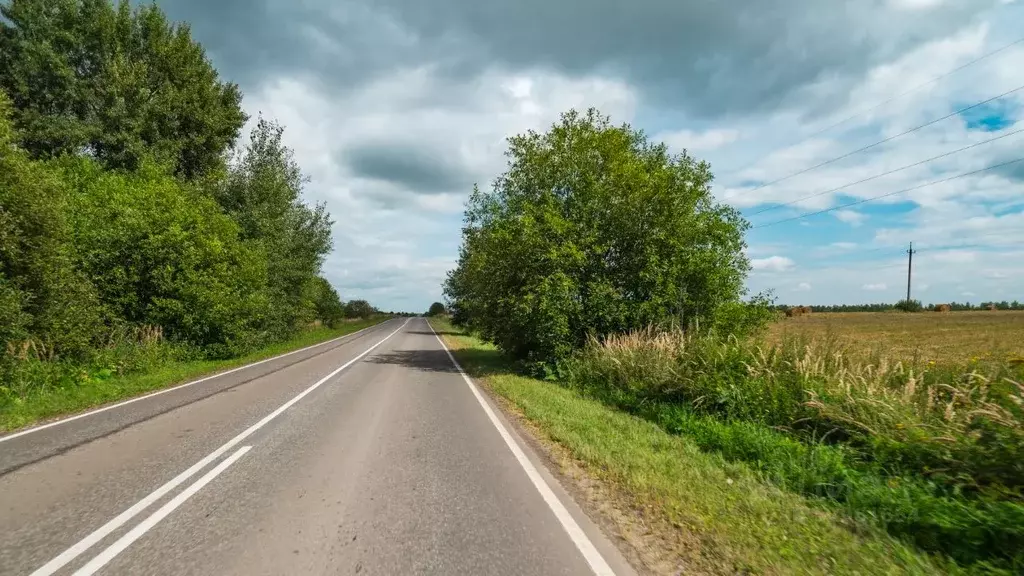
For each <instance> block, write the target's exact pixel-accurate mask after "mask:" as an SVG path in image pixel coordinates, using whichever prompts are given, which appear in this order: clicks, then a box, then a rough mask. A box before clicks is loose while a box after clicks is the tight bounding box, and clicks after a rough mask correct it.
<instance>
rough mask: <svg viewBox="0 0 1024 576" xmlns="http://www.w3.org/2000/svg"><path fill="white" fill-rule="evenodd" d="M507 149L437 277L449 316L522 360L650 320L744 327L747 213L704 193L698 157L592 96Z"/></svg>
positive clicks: (552, 357)
mask: <svg viewBox="0 0 1024 576" xmlns="http://www.w3.org/2000/svg"><path fill="white" fill-rule="evenodd" d="M507 156H508V158H509V161H508V169H507V171H506V172H505V173H504V174H502V175H501V176H500V177H498V178H497V180H496V181H495V183H494V186H493V189H492V190H491V191H489V192H485V191H481V190H480V189H474V191H473V194H472V196H471V197H470V199H469V202H468V205H467V208H466V221H465V227H464V229H463V243H462V247H461V249H460V258H459V262H458V266H457V268H456V269H455V270H453V271H452V272H450V273H449V276H448V279H447V281H446V283H445V294H446V297H447V298H448V301H449V311H450V312H452V313H453V317H454V320H455V321H456V322H457V323H462V324H465V323H469V324H470V325H471V326H472V327H473V328H475V329H477V330H479V331H480V332H481V334H482V335H483V336H484V337H486V338H488V339H490V340H492V341H494V342H495V343H496V344H497V346H498V347H499V348H500V349H501V350H502V351H503V352H504V353H506V354H508V355H509V356H511V357H512V358H514V359H516V360H519V361H523V362H526V363H528V364H530V365H534V366H536V365H539V364H548V365H550V364H552V363H555V362H557V361H558V360H561V359H564V358H566V357H567V356H568V355H570V354H571V352H572V351H573V350H575V349H578V348H579V347H580V346H582V345H583V344H584V343H585V342H586V340H587V338H588V337H589V336H591V335H604V334H609V333H615V332H622V331H627V330H630V329H635V328H640V327H644V326H647V325H650V324H658V323H665V322H677V323H681V324H685V325H693V326H696V325H698V324H699V325H700V326H703V327H719V328H722V329H723V330H727V331H735V330H740V329H743V328H745V327H746V324H747V323H748V322H749V320H750V315H749V314H747V311H748V310H747V308H748V306H746V305H744V304H742V303H741V302H740V296H741V295H742V292H743V281H744V278H745V276H746V272H747V271H748V269H749V264H748V261H747V258H746V256H745V255H744V253H743V249H744V240H743V232H744V230H746V228H747V223H746V221H745V220H743V219H742V218H741V217H740V215H739V213H738V212H737V211H736V210H734V209H733V208H730V207H728V206H725V205H721V204H716V203H715V202H714V199H713V197H712V195H711V192H710V183H711V178H712V176H711V171H710V167H709V165H708V164H707V163H705V162H700V161H697V160H696V159H694V158H692V157H690V156H689V155H687V154H685V153H684V154H681V155H676V156H673V155H670V154H669V153H668V151H667V149H666V147H665V146H664V145H662V144H655V143H652V142H650V141H648V140H647V138H646V137H645V136H644V134H643V133H642V132H640V131H637V130H634V129H632V128H631V127H629V126H628V125H624V126H613V125H611V124H610V122H609V120H608V119H607V118H606V117H603V116H601V115H599V114H598V113H597V112H596V111H594V110H590V111H588V112H587V113H584V114H580V113H577V112H575V111H574V112H569V113H567V114H565V115H563V116H562V118H561V121H560V122H558V123H556V124H555V125H554V126H552V128H551V129H550V130H549V131H548V132H546V133H543V134H541V133H536V132H532V131H531V132H529V133H527V134H523V135H519V136H515V137H513V138H510V140H509V149H508V152H507Z"/></svg>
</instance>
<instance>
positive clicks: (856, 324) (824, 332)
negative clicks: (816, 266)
mask: <svg viewBox="0 0 1024 576" xmlns="http://www.w3.org/2000/svg"><path fill="white" fill-rule="evenodd" d="M788 337H810V338H815V339H821V338H830V337H834V338H837V339H838V340H839V341H840V342H842V343H844V344H847V345H849V346H851V348H852V349H853V350H855V351H860V352H864V353H874V352H882V353H884V354H886V355H887V356H890V357H897V358H914V357H916V358H917V359H920V360H935V361H937V362H943V361H961V360H970V359H972V358H979V359H980V358H986V357H988V358H993V359H1002V358H1008V357H1009V358H1012V357H1021V356H1024V312H1021V311H978V312H945V313H941V312H920V313H916V314H904V313H898V312H836V313H814V314H809V315H807V316H801V317H796V318H782V319H781V320H779V321H778V322H776V323H774V324H773V325H772V327H771V329H770V332H769V339H770V340H774V341H778V340H781V339H785V338H788Z"/></svg>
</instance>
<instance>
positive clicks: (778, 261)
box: [750, 256, 796, 272]
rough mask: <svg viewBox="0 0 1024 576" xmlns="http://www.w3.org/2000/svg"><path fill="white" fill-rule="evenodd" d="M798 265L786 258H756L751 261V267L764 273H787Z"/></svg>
mask: <svg viewBox="0 0 1024 576" xmlns="http://www.w3.org/2000/svg"><path fill="white" fill-rule="evenodd" d="M794 266H796V263H795V262H793V261H792V260H791V259H789V258H786V257H785V256H769V257H767V258H754V259H753V260H751V261H750V267H751V268H753V269H754V270H758V271H763V272H785V271H787V270H791V269H792V268H793V267H794Z"/></svg>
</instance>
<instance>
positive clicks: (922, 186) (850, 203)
mask: <svg viewBox="0 0 1024 576" xmlns="http://www.w3.org/2000/svg"><path fill="white" fill-rule="evenodd" d="M1021 161H1024V158H1017V159H1016V160H1010V161H1009V162H1002V163H1000V164H994V165H992V166H988V167H987V168H981V169H979V170H973V171H971V172H964V173H963V174H957V175H956V176H950V177H949V178H943V179H941V180H934V181H932V182H925V183H924V184H918V185H916V186H911V187H910V188H904V189H902V190H896V191H895V192H889V193H886V194H881V195H878V196H872V197H870V198H863V199H861V200H857V201H855V202H848V203H846V204H840V205H838V206H833V207H831V208H826V209H824V210H818V211H816V212H807V213H806V214H800V215H799V216H793V217H792V218H784V219H782V220H776V221H774V222H768V223H766V224H759V225H757V226H752V227H751V229H752V230H756V229H758V228H767V227H769V226H775V225H776V224H782V223H784V222H792V221H793V220H801V219H803V218H807V217H808V216H817V215H818V214H825V213H828V212H833V211H835V210H841V209H843V208H849V207H850V206H857V205H858V204H864V203H866V202H871V201H873V200H879V199H881V198H888V197H889V196H895V195H896V194H902V193H904V192H910V191H911V190H917V189H919V188H926V187H928V186H934V185H935V184H943V183H945V182H950V181H952V180H957V179H959V178H965V177H967V176H973V175H974V174H980V173H981V172H987V171H989V170H995V169H996V168H1002V167H1003V166H1009V165H1010V164H1016V163H1017V162H1021Z"/></svg>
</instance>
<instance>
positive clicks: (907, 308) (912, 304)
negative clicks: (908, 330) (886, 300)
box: [893, 299, 924, 312]
mask: <svg viewBox="0 0 1024 576" xmlns="http://www.w3.org/2000/svg"><path fill="white" fill-rule="evenodd" d="M893 308H895V309H897V310H902V311H904V312H921V311H922V310H924V306H923V305H922V304H921V301H920V300H906V299H904V300H900V301H899V302H897V303H896V305H895V306H893Z"/></svg>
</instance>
